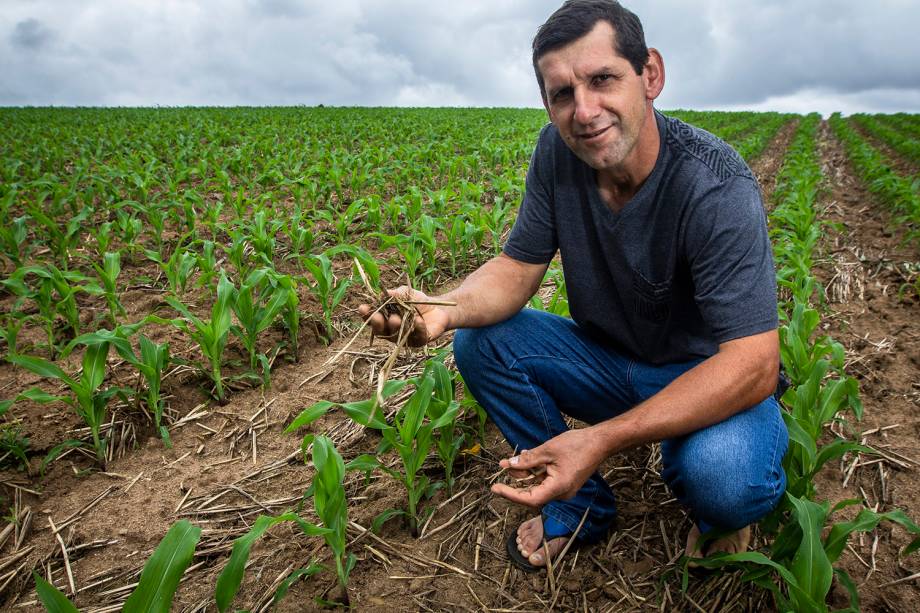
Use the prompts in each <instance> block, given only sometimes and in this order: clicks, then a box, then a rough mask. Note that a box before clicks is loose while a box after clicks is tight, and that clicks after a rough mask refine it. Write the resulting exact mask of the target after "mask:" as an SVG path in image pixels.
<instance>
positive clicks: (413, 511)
mask: <svg viewBox="0 0 920 613" xmlns="http://www.w3.org/2000/svg"><path fill="white" fill-rule="evenodd" d="M442 360H443V354H442V355H441V356H439V357H435V358H432V359H431V360H429V361H428V362H427V363H426V366H425V369H424V371H423V372H422V374H421V375H419V376H418V377H415V378H412V379H409V380H399V381H391V382H388V384H387V385H386V386H385V389H384V392H383V394H382V396H383V398H385V399H390V398H393V397H396V396H399V395H400V392H401V391H402V390H403V388H404V387H406V386H411V387H412V388H413V389H412V393H411V394H408V395H405V394H403V395H404V396H405V398H404V399H403V400H402V403H401V404H400V405H399V406H398V407H396V408H394V409H393V410H391V411H385V410H384V407H383V406H380V405H378V404H377V399H376V397H375V398H373V399H371V400H367V401H360V402H352V403H344V404H336V403H332V402H328V401H321V402H318V403H316V404H314V405H312V406H310V407H308V408H307V409H305V410H304V411H303V412H302V413H300V414H299V415H298V416H297V417H296V418H295V419H294V420H293V421H292V422H291V423H290V424H289V426H288V427H287V429H286V431H287V432H289V433H293V432H296V431H297V430H299V429H300V428H303V427H306V426H309V425H310V424H311V423H312V422H314V421H315V420H316V419H318V418H319V417H321V416H323V415H324V414H326V413H327V412H328V411H329V410H332V409H341V410H342V411H344V413H345V414H346V415H347V416H348V417H349V418H351V419H353V420H355V421H356V422H357V423H359V424H361V425H363V426H365V427H367V428H370V429H373V430H376V431H378V432H379V433H380V434H381V442H380V445H379V447H378V450H377V452H376V453H375V454H364V455H359V456H357V457H355V458H354V459H352V460H351V461H349V462H347V463H346V462H345V461H344V460H343V458H342V456H341V454H340V453H339V451H338V450H337V449H336V448H335V445H334V444H333V442H332V441H331V440H330V439H329V438H328V437H326V436H323V435H316V434H313V433H310V434H307V435H306V436H304V438H303V441H302V448H303V453H304V461H305V462H307V463H308V464H312V466H313V469H314V477H313V480H312V483H311V485H310V487H309V489H308V490H307V491H306V492H304V500H305V501H306V500H308V499H309V500H312V502H313V508H312V516H315V518H316V519H317V520H318V522H314V521H310V520H309V519H306V518H305V517H304V515H305V510H304V508H303V505H302V504H301V505H300V506H298V507H297V508H295V509H291V510H288V511H286V512H284V513H280V514H278V515H273V516H267V515H266V516H261V517H259V518H258V519H257V520H256V521H255V522H254V523H253V525H252V527H251V528H250V530H249V531H248V532H247V533H246V534H245V535H243V536H241V537H239V538H237V539H236V540H235V541H234V543H233V548H232V551H231V554H230V557H229V559H228V560H227V562H226V564H225V566H224V568H223V570H222V571H221V573H220V575H219V577H218V578H217V582H216V586H215V591H214V600H215V604H216V606H217V609H218V610H219V611H221V612H223V611H227V610H230V609H231V607H232V603H233V601H234V599H235V597H236V595H237V592H238V591H239V587H240V585H241V583H242V581H243V578H244V574H245V568H246V564H247V561H248V559H249V556H250V553H251V551H252V548H253V546H254V545H255V544H256V542H257V541H258V540H259V539H260V538H261V537H262V536H263V535H264V534H265V533H266V532H267V531H268V530H269V529H270V528H271V527H272V526H275V525H277V524H280V523H290V524H293V525H294V526H295V527H296V529H298V530H299V532H300V533H301V534H302V535H303V536H305V537H321V538H322V539H323V540H324V542H325V544H326V546H327V549H328V556H329V557H331V561H332V566H331V570H332V572H334V573H335V577H336V580H337V583H338V585H339V586H340V589H341V596H340V597H339V599H338V600H336V601H334V602H328V603H325V604H333V605H345V606H348V605H349V600H348V589H347V588H348V577H349V575H350V573H351V570H352V569H353V568H354V565H355V562H356V558H355V555H354V554H353V553H352V552H349V551H348V538H347V530H348V525H349V519H348V503H347V499H346V492H345V480H346V476H347V473H348V472H350V471H359V472H361V473H364V474H365V476H370V474H371V473H373V472H375V471H379V472H381V473H382V474H383V475H385V476H386V478H390V479H393V480H394V481H395V482H397V483H399V484H400V485H401V486H402V487H403V488H404V489H405V492H406V507H405V508H400V509H389V510H386V511H384V512H383V513H381V514H380V515H379V516H378V517H377V518H376V519H375V521H374V522H373V525H372V528H371V529H373V530H375V531H376V530H379V529H380V527H381V526H382V524H383V523H384V522H386V521H388V520H390V519H392V518H394V517H398V516H402V517H404V518H405V519H406V523H407V525H408V526H409V528H410V530H411V531H412V533H413V534H414V535H415V536H418V529H419V526H420V525H421V522H422V521H423V520H424V519H425V518H426V517H427V516H428V514H429V513H430V512H431V511H432V510H433V509H431V508H428V509H422V508H421V506H420V503H422V502H423V501H424V500H426V499H428V498H430V497H431V496H432V495H433V493H434V492H436V491H437V490H439V489H441V488H442V487H446V488H447V490H448V493H451V490H452V488H453V486H454V478H453V465H454V463H455V461H456V460H457V457H458V455H459V453H460V451H461V449H462V446H463V444H464V443H465V442H466V441H467V440H468V437H469V436H470V435H469V433H468V432H467V431H466V430H465V429H464V428H463V425H462V424H461V423H460V420H459V418H458V413H459V411H460V410H461V403H460V402H459V401H458V400H456V396H457V393H456V392H457V390H456V385H457V383H458V379H459V377H458V375H456V374H452V373H451V372H450V371H449V370H448V369H447V367H446V366H445V365H444V363H443V361H442ZM463 406H465V407H466V408H467V409H468V410H469V411H470V412H471V413H473V414H474V415H475V417H476V419H481V417H482V410H481V408H480V407H479V406H478V405H476V404H475V403H472V402H469V401H467V402H466V403H464V405H463ZM391 451H392V452H395V453H396V455H397V456H398V458H399V460H400V461H399V462H398V463H397V465H396V467H395V468H394V467H391V466H390V465H389V463H388V462H386V461H383V460H382V459H381V458H383V457H384V456H385V454H387V453H389V452H391ZM430 456H433V457H435V458H437V462H438V464H439V465H440V467H441V469H442V470H443V474H444V480H443V481H441V480H435V481H432V480H431V478H430V476H429V475H428V473H427V472H425V471H424V470H423V466H424V465H425V463H426V461H428V460H429V459H430ZM200 533H201V531H200V529H198V528H195V527H192V526H191V525H189V524H188V523H187V522H180V523H179V524H177V525H176V526H174V527H173V528H172V529H171V530H170V532H169V533H168V534H167V536H166V537H165V538H164V540H163V542H162V543H161V544H160V546H159V547H158V548H157V550H156V551H155V552H154V554H153V556H152V557H151V559H150V561H148V563H147V565H146V566H145V569H144V571H143V574H142V576H141V582H140V584H139V586H138V588H137V590H136V591H135V593H134V594H132V596H131V597H130V598H129V599H128V601H127V602H126V603H125V608H124V609H123V610H125V611H134V610H144V611H168V610H169V608H170V605H171V602H172V598H173V596H174V593H175V590H176V587H177V586H178V581H179V579H180V578H181V576H182V573H183V572H184V570H185V568H186V567H187V566H188V563H189V562H190V560H191V557H192V554H193V552H194V548H195V544H196V543H197V540H198V537H199V536H200ZM170 554H174V555H172V556H171V555H170ZM320 562H321V561H320V560H319V559H313V560H311V561H310V562H309V563H308V564H307V565H306V566H304V567H302V568H299V569H296V570H295V571H293V572H291V573H290V574H289V575H288V577H286V578H285V580H284V581H283V582H282V583H281V586H280V587H279V588H278V590H277V592H276V594H275V601H276V602H277V601H279V600H281V599H282V598H283V597H284V596H285V595H286V594H287V592H288V590H289V589H290V587H291V585H293V583H294V582H296V581H298V580H300V579H304V578H308V577H310V576H313V575H315V574H317V573H320V572H322V571H324V570H327V569H326V567H325V566H323V565H322V564H321V563H320ZM35 581H36V589H37V592H38V595H39V598H40V599H41V601H42V602H43V604H44V605H45V606H46V608H47V609H48V610H49V611H76V608H74V607H73V605H72V604H71V603H70V601H69V600H67V598H66V597H65V596H64V595H63V594H62V593H61V592H60V591H59V590H57V589H56V588H55V587H54V586H52V585H51V584H49V583H48V582H47V581H45V580H44V579H42V578H41V577H40V576H38V575H36V576H35ZM151 585H159V589H158V590H156V589H153V588H152V587H151ZM141 603H143V605H141ZM133 606H144V607H148V608H142V609H134V608H132V607H133Z"/></svg>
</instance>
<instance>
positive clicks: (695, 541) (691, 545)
mask: <svg viewBox="0 0 920 613" xmlns="http://www.w3.org/2000/svg"><path fill="white" fill-rule="evenodd" d="M701 539H702V534H701V533H700V529H699V528H697V527H696V524H694V525H693V526H692V527H691V528H690V532H689V533H688V534H687V551H686V555H687V557H688V558H690V563H689V565H690V567H691V568H696V567H697V566H698V565H697V564H696V563H694V562H693V559H694V558H697V559H698V558H704V557H706V556H711V555H713V554H716V553H743V552H745V551H747V550H748V546H749V545H750V544H751V527H750V526H745V527H744V528H741V529H740V530H737V531H735V532H732V533H730V534H726V535H725V536H723V537H722V538H718V539H716V540H714V541H712V542H710V543H707V544H705V545H703V546H702V547H703V548H704V549H705V551H704V550H702V549H701V545H700V540H701Z"/></svg>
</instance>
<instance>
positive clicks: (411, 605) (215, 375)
mask: <svg viewBox="0 0 920 613" xmlns="http://www.w3.org/2000/svg"><path fill="white" fill-rule="evenodd" d="M668 114H670V115H674V116H677V117H680V118H681V119H684V120H685V121H688V122H690V123H693V124H695V125H698V126H700V127H703V128H705V129H707V130H709V131H711V132H713V133H714V134H716V135H717V136H720V137H721V138H723V139H725V140H726V141H728V142H729V143H731V144H732V145H733V146H734V147H735V148H736V149H737V150H738V151H739V152H740V153H741V155H742V156H743V157H744V158H745V159H746V160H747V161H748V163H749V165H750V166H751V168H752V169H753V170H754V172H755V174H757V176H758V178H759V180H760V182H761V186H762V189H763V192H764V201H765V203H766V205H767V208H768V211H767V213H768V218H769V223H770V231H771V237H772V241H773V247H774V255H775V260H776V267H777V280H778V283H779V287H780V321H781V330H780V338H781V344H782V357H783V361H784V364H785V368H786V372H787V374H788V376H789V379H790V381H791V386H790V388H789V389H788V390H787V391H786V392H785V395H784V396H783V406H784V410H785V419H786V422H787V425H788V427H789V430H790V447H789V452H788V454H787V456H786V458H785V460H784V467H785V469H786V473H787V476H788V480H789V487H788V492H787V496H786V498H785V499H784V501H783V503H782V504H781V506H780V507H779V508H778V509H777V510H776V511H774V512H773V513H771V514H770V515H769V516H768V517H767V518H765V520H764V521H763V522H761V524H760V526H759V528H758V530H757V534H756V535H755V541H754V549H753V550H752V552H751V553H749V554H746V555H743V556H735V557H733V558H731V557H730V558H722V559H711V560H709V561H705V562H702V566H704V568H702V569H688V568H687V566H686V560H685V559H684V558H683V556H682V553H683V544H684V539H685V537H686V533H687V531H688V529H689V527H690V521H689V520H688V518H687V517H686V515H685V513H684V512H683V511H682V510H681V508H680V507H679V505H678V504H677V502H676V500H675V499H673V497H672V496H671V494H670V492H669V491H668V490H667V488H666V487H665V485H664V483H663V481H662V480H661V478H660V476H659V474H658V473H659V470H660V460H661V458H660V449H659V447H658V445H651V446H648V447H643V448H639V449H636V450H633V451H631V452H629V453H624V454H618V455H616V456H614V457H612V458H610V459H609V460H608V461H607V462H606V463H605V464H604V465H603V467H602V468H603V473H604V475H605V477H606V479H607V480H608V482H610V483H611V485H612V486H613V487H614V489H615V491H616V492H617V495H618V497H619V503H618V506H619V516H618V518H617V523H616V528H615V529H614V530H612V531H611V532H610V534H609V536H608V538H607V539H606V540H605V541H603V542H601V543H599V544H597V545H594V546H591V547H585V548H580V549H573V550H571V551H569V552H567V554H566V555H565V556H564V557H563V558H562V560H561V561H559V562H558V563H557V564H555V565H554V568H552V569H551V570H550V571H549V572H543V573H539V574H534V575H529V574H525V573H523V572H521V571H519V570H517V569H516V568H515V567H514V566H512V565H511V564H510V563H509V561H508V559H507V555H506V553H505V547H504V544H505V539H506V536H507V535H508V534H509V533H510V532H511V531H512V530H515V529H516V527H517V525H518V524H519V523H520V522H521V521H523V520H525V519H527V518H528V517H530V514H531V513H530V511H528V510H527V509H523V508H519V507H516V506H514V505H511V504H510V503H508V502H506V501H504V500H503V499H499V498H496V497H493V496H492V495H491V494H490V492H489V486H490V484H491V483H493V482H494V481H495V480H497V479H503V478H504V475H503V474H502V472H501V470H500V469H499V467H498V460H499V459H500V458H502V457H507V456H508V455H509V453H510V452H511V449H509V448H508V446H507V444H506V443H505V442H504V440H503V439H502V437H501V435H500V434H499V433H498V432H497V430H496V429H495V427H494V426H493V425H492V424H491V423H489V422H488V421H487V419H486V418H485V414H484V412H483V409H482V408H481V407H480V406H479V405H478V404H477V403H476V400H475V398H473V397H471V395H469V394H468V393H466V391H465V387H464V384H463V381H462V379H461V378H460V376H459V374H458V373H457V371H456V368H455V366H454V363H453V357H452V354H451V351H450V340H451V339H450V336H448V337H447V338H445V339H443V341H442V342H440V343H439V344H438V346H434V347H429V348H427V349H425V350H411V349H408V348H407V347H405V342H404V339H401V340H402V341H403V342H397V343H396V344H395V345H394V344H393V343H391V342H387V341H384V340H380V339H373V338H372V337H371V334H370V331H369V330H368V329H366V328H365V326H363V324H362V321H361V318H360V317H359V316H358V314H357V307H358V305H359V304H362V303H373V304H380V305H381V308H384V309H403V310H404V311H403V312H404V313H411V312H412V305H406V304H397V303H394V302H392V301H391V302H389V303H388V304H386V305H384V304H383V303H382V302H381V299H380V296H381V294H382V290H383V289H384V288H388V287H395V286H397V285H403V284H409V285H412V286H413V287H416V288H421V289H423V290H425V291H426V292H428V293H430V294H435V295H436V294H438V293H441V292H442V291H446V290H448V289H451V288H453V287H456V285H457V284H458V283H459V281H460V280H461V279H462V278H463V277H464V276H465V275H466V274H467V273H469V272H470V271H472V270H473V269H475V268H476V267H477V266H478V265H480V264H481V263H483V262H484V261H486V260H487V259H489V258H490V257H492V256H494V255H496V254H497V253H499V252H500V250H501V246H502V243H503V240H504V238H505V237H506V236H507V233H508V231H509V230H510V228H511V225H512V224H513V222H514V219H515V214H516V209H517V205H518V204H519V202H520V199H521V195H522V191H523V186H524V177H525V174H526V171H527V165H528V163H529V160H530V155H531V153H532V150H533V146H534V143H535V142H536V137H537V134H538V132H539V130H540V128H541V127H542V125H543V124H544V123H545V121H546V116H545V113H544V112H542V111H536V110H515V109H449V110H448V109H385V108H361V109H357V108H232V109H230V108H227V109H204V108H195V109H179V108H156V109H154V108H150V109H37V108H36V109H32V108H26V109H12V108H7V109H0V127H2V130H3V133H4V134H6V138H5V139H4V140H3V142H2V144H0V212H2V217H3V219H2V224H0V265H2V267H3V270H2V275H0V305H2V308H0V356H2V358H3V360H2V362H0V420H2V425H0V462H2V466H0V469H2V470H0V486H2V487H0V497H2V498H0V503H2V511H3V516H4V519H3V523H2V528H0V606H2V608H3V610H12V611H20V610H21V611H43V610H45V608H46V607H47V608H48V609H49V610H60V611H72V610H74V608H73V606H74V605H76V607H79V610H81V611H85V612H90V611H94V612H97V613H101V612H104V611H120V610H122V609H124V610H126V611H142V610H151V611H154V610H156V611H159V610H164V611H165V610H170V606H171V607H172V609H171V610H173V611H183V612H193V611H230V610H240V609H242V610H249V611H267V610H271V609H273V607H274V610H279V611H301V610H313V609H322V608H324V607H334V606H343V605H348V606H351V607H353V608H355V609H356V610H362V611H378V610H379V611H392V610H426V611H467V610H470V611H478V610H503V611H533V610H546V609H557V610H579V611H582V610H583V611H588V610H592V611H644V610H649V611H651V610H657V611H700V610H703V611H760V610H765V611H772V610H783V611H785V610H795V611H827V610H841V609H842V610H849V609H847V607H853V609H856V610H865V611H912V610H916V603H918V602H920V555H918V554H917V553H915V552H914V550H915V549H917V548H920V538H918V537H920V527H918V526H917V524H916V523H915V521H916V520H917V519H918V518H920V475H918V472H917V471H918V468H920V443H918V441H920V418H918V411H920V326H918V325H917V322H918V321H920V255H918V254H920V116H918V115H904V114H900V115H891V116H883V115H856V116H852V117H841V116H840V115H834V116H832V117H830V118H829V119H827V120H822V119H821V118H820V117H819V116H818V115H814V114H813V115H808V116H799V115H784V114H778V113H719V112H702V111H673V112H669V113H668ZM529 308H535V309H545V310H548V311H551V312H554V313H557V314H561V315H567V314H568V303H567V299H566V293H565V280H564V271H563V269H562V267H561V264H559V263H558V262H555V263H554V264H552V265H551V266H550V269H549V271H548V272H547V275H546V278H545V280H544V283H543V286H542V288H541V290H540V292H539V294H538V296H536V297H535V298H534V299H533V300H532V301H531V304H530V307H529ZM148 561H149V564H148ZM70 602H72V603H73V604H70ZM170 603H171V605H170ZM55 606H57V607H59V608H53V607H55Z"/></svg>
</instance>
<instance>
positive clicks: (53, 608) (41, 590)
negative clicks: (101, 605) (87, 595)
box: [32, 571, 80, 613]
mask: <svg viewBox="0 0 920 613" xmlns="http://www.w3.org/2000/svg"><path fill="white" fill-rule="evenodd" d="M32 577H33V578H34V579H35V592H36V593H37V594H38V599H39V600H41V601H42V604H43V605H45V610H46V611H48V613H80V612H79V611H78V610H77V607H75V606H73V603H72V602H70V601H69V600H67V596H64V594H62V593H61V592H60V590H58V589H57V588H56V587H54V586H53V585H51V584H50V583H48V582H47V581H45V580H44V579H42V577H41V576H40V575H39V574H38V573H37V572H35V571H32Z"/></svg>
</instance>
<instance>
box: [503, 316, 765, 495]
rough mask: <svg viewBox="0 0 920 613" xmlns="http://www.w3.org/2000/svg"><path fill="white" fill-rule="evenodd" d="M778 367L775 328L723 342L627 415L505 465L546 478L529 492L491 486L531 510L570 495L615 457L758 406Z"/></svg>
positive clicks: (576, 432) (574, 432)
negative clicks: (540, 472)
mask: <svg viewBox="0 0 920 613" xmlns="http://www.w3.org/2000/svg"><path fill="white" fill-rule="evenodd" d="M778 367H779V341H778V336H777V333H776V331H775V330H772V331H770V332H764V333H762V334H756V335H753V336H748V337H744V338H740V339H735V340H732V341H728V342H726V343H723V344H722V345H720V346H719V352H718V353H717V354H716V355H714V356H712V357H710V358H709V359H707V360H705V361H703V362H702V363H700V364H699V365H697V366H695V367H694V368H692V369H690V370H688V371H687V372H686V373H684V374H683V375H681V376H680V377H678V378H676V379H675V380H674V381H672V382H671V383H670V384H669V385H668V386H666V387H665V388H664V389H662V390H661V391H660V392H658V393H657V394H655V395H654V396H652V397H651V398H649V399H648V400H646V401H645V402H643V403H641V404H639V405H638V406H636V407H634V408H633V409H631V410H630V411H627V412H626V413H623V414H622V415H619V416H618V417H614V418H611V419H609V420H607V421H604V422H601V423H599V424H596V425H594V426H590V427H588V428H582V429H578V430H570V431H568V432H564V433H563V434H561V435H559V436H557V437H555V438H552V439H550V440H549V441H547V442H546V443H544V444H543V445H540V446H539V447H537V448H535V449H532V450H528V451H526V452H522V453H521V454H520V455H519V456H517V457H516V458H510V459H505V460H502V461H501V465H502V466H503V467H506V468H511V469H519V470H527V469H535V468H544V469H545V473H544V477H543V481H542V483H540V484H539V485H537V486H535V487H533V488H530V489H528V490H517V489H513V488H510V487H508V486H507V485H503V484H496V485H494V486H492V491H493V492H494V493H496V494H499V495H501V496H504V497H505V498H508V499H509V500H511V501H513V502H517V503H519V504H525V505H528V506H534V507H540V506H542V505H544V504H546V503H547V502H549V501H550V500H555V499H565V498H570V497H572V496H574V495H575V493H576V492H577V491H578V489H579V488H580V487H581V486H582V485H584V483H585V481H587V479H588V477H590V476H591V474H592V473H593V472H594V471H595V470H596V469H597V467H598V465H599V464H600V463H601V462H602V461H603V460H605V459H606V458H608V457H610V456H611V455H612V454H614V453H617V452H618V451H622V450H624V449H629V448H631V447H635V446H637V445H641V444H644V443H648V442H652V441H661V440H664V439H668V438H674V437H677V436H682V435H684V434H689V433H691V432H695V431H697V430H699V429H701V428H705V427H707V426H710V425H712V424H716V423H718V422H720V421H723V420H725V419H727V418H729V417H731V416H732V415H734V414H736V413H738V412H740V411H742V410H744V409H746V408H749V407H751V406H754V405H755V404H757V403H759V402H761V401H762V400H763V399H764V398H766V397H767V396H769V395H770V394H772V393H773V391H774V389H775V388H776V381H777V376H778V372H777V370H778Z"/></svg>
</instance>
